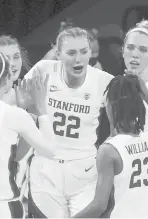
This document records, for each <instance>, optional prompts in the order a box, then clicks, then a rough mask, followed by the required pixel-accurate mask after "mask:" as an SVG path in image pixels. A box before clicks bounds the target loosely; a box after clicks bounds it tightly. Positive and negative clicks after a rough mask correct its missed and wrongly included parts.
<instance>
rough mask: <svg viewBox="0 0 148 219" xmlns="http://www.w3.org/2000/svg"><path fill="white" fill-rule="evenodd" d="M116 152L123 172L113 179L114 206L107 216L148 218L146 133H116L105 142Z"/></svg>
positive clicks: (147, 144) (147, 151)
mask: <svg viewBox="0 0 148 219" xmlns="http://www.w3.org/2000/svg"><path fill="white" fill-rule="evenodd" d="M106 142H107V143H110V144H111V145H113V146H114V147H115V148H116V150H117V151H118V152H119V154H120V156H121V158H122V162H123V170H122V172H121V173H120V174H118V175H116V176H115V178H114V188H115V193H114V198H115V206H114V209H113V212H112V214H111V217H129V218H130V217H139V218H140V217H147V216H148V208H147V203H148V133H146V132H145V133H141V134H140V135H139V136H133V135H125V134H119V135H117V136H115V137H113V138H111V139H110V140H108V141H106Z"/></svg>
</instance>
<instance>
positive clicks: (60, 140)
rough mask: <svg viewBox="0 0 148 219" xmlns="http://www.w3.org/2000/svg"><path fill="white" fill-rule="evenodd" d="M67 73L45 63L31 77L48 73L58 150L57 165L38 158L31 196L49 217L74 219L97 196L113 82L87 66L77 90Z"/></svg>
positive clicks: (59, 65)
mask: <svg viewBox="0 0 148 219" xmlns="http://www.w3.org/2000/svg"><path fill="white" fill-rule="evenodd" d="M63 71H64V70H63V64H62V63H61V61H53V60H52V61H51V60H48V61H47V60H42V61H40V62H38V63H37V64H36V65H35V66H34V67H33V68H32V69H31V70H30V71H29V72H28V74H27V75H26V79H27V78H32V74H33V73H35V74H39V73H41V74H45V75H46V74H49V82H48V92H47V110H48V115H49V120H50V122H51V123H52V124H53V130H54V133H55V139H56V147H57V148H58V149H57V151H56V154H55V157H54V160H52V161H51V160H48V159H46V158H45V159H44V158H42V160H41V158H39V157H37V156H35V157H34V158H33V161H32V164H31V169H30V179H31V181H30V182H31V193H32V197H33V200H34V202H35V204H36V205H37V207H38V208H39V209H40V210H41V211H42V212H43V214H44V215H45V216H46V217H68V216H69V215H70V216H72V215H74V214H76V213H78V212H79V211H80V210H82V209H83V208H84V207H85V206H86V205H87V204H89V203H90V202H91V200H92V199H93V197H94V192H95V186H96V180H97V171H96V164H95V163H96V160H95V156H96V148H95V146H94V143H95V142H96V139H97V137H96V128H97V126H98V116H99V109H100V106H101V100H102V96H103V92H104V91H105V89H106V86H107V85H108V83H109V82H110V80H111V79H112V78H113V76H111V75H109V74H108V73H106V72H103V71H101V70H98V69H96V68H93V67H91V66H89V65H88V67H87V74H86V78H85V81H84V83H83V85H82V86H81V87H79V88H78V89H72V88H69V87H68V86H67V85H66V83H65V82H64V79H63ZM47 131H48V130H47Z"/></svg>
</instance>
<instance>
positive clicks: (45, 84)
mask: <svg viewBox="0 0 148 219" xmlns="http://www.w3.org/2000/svg"><path fill="white" fill-rule="evenodd" d="M48 80H49V74H46V77H45V81H44V87H45V89H47V84H48Z"/></svg>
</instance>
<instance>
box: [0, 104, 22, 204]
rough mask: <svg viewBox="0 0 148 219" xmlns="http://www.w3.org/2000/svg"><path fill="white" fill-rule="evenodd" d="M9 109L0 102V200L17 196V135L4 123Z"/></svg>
mask: <svg viewBox="0 0 148 219" xmlns="http://www.w3.org/2000/svg"><path fill="white" fill-rule="evenodd" d="M9 107H10V106H9V105H7V104H5V103H4V102H3V101H0V173H1V180H0V200H11V199H14V198H15V197H17V196H18V189H17V186H16V183H15V170H16V168H15V163H14V158H15V153H16V148H17V145H16V143H17V134H16V133H15V132H14V131H12V130H10V129H9V128H8V127H6V125H5V122H4V117H5V113H6V112H7V111H8V110H9ZM10 122H11V121H10Z"/></svg>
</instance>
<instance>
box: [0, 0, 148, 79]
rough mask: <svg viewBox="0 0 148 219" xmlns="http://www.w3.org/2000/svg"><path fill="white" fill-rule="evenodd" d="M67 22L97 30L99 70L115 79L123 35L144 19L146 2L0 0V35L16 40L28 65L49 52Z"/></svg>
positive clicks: (120, 63) (120, 67)
mask: <svg viewBox="0 0 148 219" xmlns="http://www.w3.org/2000/svg"><path fill="white" fill-rule="evenodd" d="M67 18H70V19H71V20H72V21H73V23H74V24H75V25H76V26H79V27H82V28H87V29H89V28H96V29H98V30H99V37H98V40H99V44H100V54H99V61H100V63H101V64H102V67H103V70H105V71H107V72H109V73H111V74H113V75H117V74H120V73H122V72H123V69H124V65H123V59H122V45H123V39H124V35H125V33H126V32H127V30H129V28H131V27H133V25H135V24H136V23H137V22H139V21H141V20H142V19H148V0H0V34H11V35H13V36H14V37H16V38H17V39H19V42H20V43H21V45H22V46H23V47H24V48H25V49H26V50H27V51H28V54H29V60H30V62H31V63H32V65H34V64H35V63H36V62H37V61H39V60H40V59H41V58H42V57H43V56H44V55H45V54H46V53H47V52H48V50H50V48H51V44H52V43H53V42H55V39H56V36H57V33H58V29H59V27H60V22H61V21H63V20H66V19H67Z"/></svg>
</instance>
